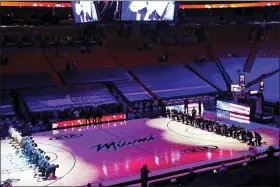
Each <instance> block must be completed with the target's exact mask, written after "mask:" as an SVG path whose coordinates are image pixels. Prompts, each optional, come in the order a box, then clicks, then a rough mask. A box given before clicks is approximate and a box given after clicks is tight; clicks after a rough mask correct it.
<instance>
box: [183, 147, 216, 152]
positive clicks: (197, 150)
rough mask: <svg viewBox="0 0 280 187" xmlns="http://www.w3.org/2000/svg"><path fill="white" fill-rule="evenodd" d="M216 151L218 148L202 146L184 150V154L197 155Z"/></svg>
mask: <svg viewBox="0 0 280 187" xmlns="http://www.w3.org/2000/svg"><path fill="white" fill-rule="evenodd" d="M216 149H218V146H215V145H204V146H196V147H190V148H188V149H185V150H184V152H185V153H199V152H211V151H214V150H216Z"/></svg>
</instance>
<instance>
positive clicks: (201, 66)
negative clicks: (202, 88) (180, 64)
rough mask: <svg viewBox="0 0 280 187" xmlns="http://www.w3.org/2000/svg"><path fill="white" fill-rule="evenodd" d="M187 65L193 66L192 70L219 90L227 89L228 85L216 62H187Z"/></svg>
mask: <svg viewBox="0 0 280 187" xmlns="http://www.w3.org/2000/svg"><path fill="white" fill-rule="evenodd" d="M185 66H187V67H188V68H191V71H193V72H194V73H196V74H197V75H198V76H200V77H201V78H202V79H203V80H204V81H205V82H207V83H208V84H210V85H212V86H213V87H214V88H216V89H217V90H222V91H226V90H227V85H226V83H225V81H224V79H223V76H222V75H221V73H220V70H219V69H218V67H217V65H216V63H215V62H199V63H187V64H185ZM209 72H211V73H209Z"/></svg>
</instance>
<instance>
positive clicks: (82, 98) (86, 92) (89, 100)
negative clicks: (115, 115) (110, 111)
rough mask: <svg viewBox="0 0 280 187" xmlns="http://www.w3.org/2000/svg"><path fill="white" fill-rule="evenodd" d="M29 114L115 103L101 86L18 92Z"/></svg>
mask: <svg viewBox="0 0 280 187" xmlns="http://www.w3.org/2000/svg"><path fill="white" fill-rule="evenodd" d="M20 94H21V95H22V97H23V98H24V100H25V102H26V104H27V106H28V108H29V110H30V111H31V112H39V111H53V110H60V109H61V108H70V107H81V106H93V104H94V103H95V104H96V105H102V104H111V103H116V100H115V99H114V98H113V97H112V95H111V94H110V93H109V92H108V91H107V88H106V87H105V86H104V85H103V84H87V85H75V86H66V87H51V88H43V89H28V90H22V91H21V92H20Z"/></svg>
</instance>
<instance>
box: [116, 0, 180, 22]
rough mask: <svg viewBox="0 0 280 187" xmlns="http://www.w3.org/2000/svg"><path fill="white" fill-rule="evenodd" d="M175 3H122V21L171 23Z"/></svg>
mask: <svg viewBox="0 0 280 187" xmlns="http://www.w3.org/2000/svg"><path fill="white" fill-rule="evenodd" d="M174 12H175V1H123V2H122V11H121V20H122V21H173V19H174Z"/></svg>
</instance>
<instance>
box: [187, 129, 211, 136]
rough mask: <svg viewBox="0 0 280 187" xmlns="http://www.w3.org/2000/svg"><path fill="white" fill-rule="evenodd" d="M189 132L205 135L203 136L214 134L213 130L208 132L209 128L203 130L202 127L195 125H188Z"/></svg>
mask: <svg viewBox="0 0 280 187" xmlns="http://www.w3.org/2000/svg"><path fill="white" fill-rule="evenodd" d="M186 131H187V133H189V134H195V135H199V136H200V135H203V136H213V134H212V133H211V132H208V131H207V130H202V129H200V128H195V127H187V129H186Z"/></svg>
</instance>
